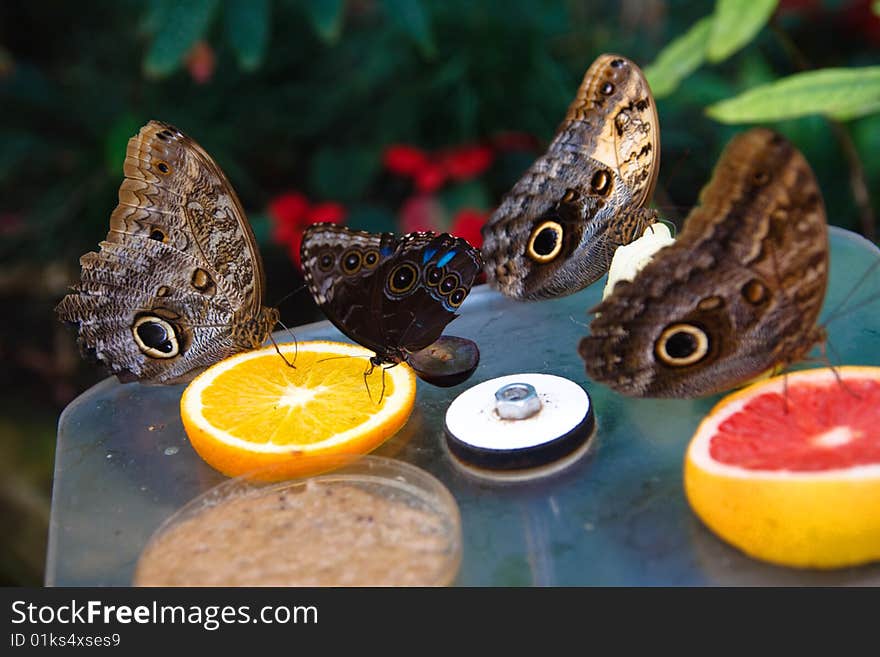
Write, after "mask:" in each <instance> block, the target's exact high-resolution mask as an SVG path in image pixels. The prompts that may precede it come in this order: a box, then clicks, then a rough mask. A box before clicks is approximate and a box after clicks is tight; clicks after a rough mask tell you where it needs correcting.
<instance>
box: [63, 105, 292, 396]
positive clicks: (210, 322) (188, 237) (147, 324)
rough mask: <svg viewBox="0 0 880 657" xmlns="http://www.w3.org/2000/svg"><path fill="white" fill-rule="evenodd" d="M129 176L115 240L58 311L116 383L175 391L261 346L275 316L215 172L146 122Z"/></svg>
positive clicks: (182, 142)
mask: <svg viewBox="0 0 880 657" xmlns="http://www.w3.org/2000/svg"><path fill="white" fill-rule="evenodd" d="M124 173H125V180H124V181H123V182H122V185H121V186H120V189H119V204H118V205H117V207H116V209H115V210H114V211H113V214H112V215H111V217H110V232H109V233H108V235H107V238H106V240H105V241H104V242H102V243H101V244H100V247H101V248H100V250H99V251H98V252H93V253H88V254H86V255H85V256H83V257H82V258H81V260H80V263H81V265H82V273H81V281H80V282H79V284H77V285H76V286H74V288H73V293H72V294H69V295H67V296H66V297H64V299H62V301H61V303H60V304H59V305H58V307H57V309H56V310H57V312H58V315H59V317H60V318H61V319H63V320H65V321H69V322H74V323H76V324H78V325H79V342H80V345H81V347H82V348H83V350H84V351H85V352H89V353H93V354H94V355H95V356H96V357H97V358H98V359H99V360H101V361H104V362H105V363H106V364H107V365H108V366H109V367H110V369H111V370H112V371H113V372H115V373H117V374H119V375H120V378H121V379H123V380H132V379H141V380H143V381H147V382H153V383H174V382H179V381H186V380H188V379H190V378H192V376H194V375H195V373H196V372H197V371H198V370H200V369H203V368H204V367H207V366H208V365H211V364H212V363H214V362H216V361H218V360H220V359H222V358H224V357H226V356H229V355H231V354H233V353H236V352H238V351H241V350H243V349H247V348H252V347H255V346H258V345H259V344H261V343H262V341H263V340H264V339H265V338H266V336H267V335H268V333H269V331H270V330H271V328H272V326H274V323H275V320H276V319H277V313H276V311H275V310H274V309H269V308H264V307H263V306H262V294H263V287H264V283H263V276H264V274H263V267H262V262H261V260H260V255H259V252H258V250H257V245H256V240H255V239H254V236H253V232H252V231H251V229H250V226H249V224H248V222H247V218H246V216H245V214H244V211H243V210H242V207H241V203H240V202H239V200H238V198H237V196H236V195H235V192H234V191H233V189H232V186H231V185H230V184H229V181H228V180H227V179H226V176H225V175H224V174H223V172H222V171H221V170H220V168H219V167H218V166H217V164H216V163H215V162H214V161H213V160H212V159H211V157H210V156H209V155H208V154H207V153H206V152H205V151H204V150H203V149H202V148H201V147H200V146H199V145H198V144H196V143H195V142H194V141H193V140H192V139H190V138H188V137H186V136H185V135H184V134H182V133H181V132H180V131H179V130H177V129H176V128H174V127H172V126H170V125H167V124H164V123H160V122H158V121H151V122H150V123H148V124H147V125H145V126H144V127H143V128H141V130H140V131H139V133H138V134H137V135H135V136H134V137H132V138H131V139H130V140H129V142H128V148H127V151H126V158H125V162H124Z"/></svg>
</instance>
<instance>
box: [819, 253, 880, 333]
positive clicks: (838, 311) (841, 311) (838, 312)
mask: <svg viewBox="0 0 880 657" xmlns="http://www.w3.org/2000/svg"><path fill="white" fill-rule="evenodd" d="M878 266H880V260H875V261H874V262H873V263H872V264H871V266H870V267H868V268H867V269H866V270H865V272H864V273H863V274H862V275H861V276H860V277H859V280H858V281H856V284H855V285H853V286H852V288H851V289H850V291H849V292H847V293H846V296H845V297H844V298H843V301H841V302H840V303H838V304H837V305H836V306H835V307H834V310H832V311H831V312H830V313H829V314H828V316H827V317H826V318H825V320H824V321H823V322H822V325H823V326H827V325H828V324H830V323H831V322H833V321H834V320H835V319H838V318H840V317H842V316H844V315H848V314H849V313H852V312H855V311H856V310H858V309H859V308H862V307H863V306H866V305H868V304H871V303H874V302H875V301H877V299H878V298H880V294H871V295H869V296H868V297H867V298H866V299H862V300H861V301H859V302H858V303H856V304H855V305H853V306H851V307H849V308H845V307H844V306H846V304H847V303H848V302H849V300H850V299H852V296H853V295H854V294H855V293H856V290H858V289H859V288H860V287H861V286H862V285H864V283H865V281H867V280H868V277H869V276H870V275H871V274H873V273H874V271H876V269H877V267H878Z"/></svg>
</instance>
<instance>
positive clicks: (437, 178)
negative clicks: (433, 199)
mask: <svg viewBox="0 0 880 657" xmlns="http://www.w3.org/2000/svg"><path fill="white" fill-rule="evenodd" d="M415 181H416V189H417V190H419V191H420V192H422V193H424V194H430V193H431V192H436V191H437V190H438V189H440V188H441V187H443V183H444V182H446V169H445V168H444V167H443V166H442V165H440V164H437V163H435V162H428V163H427V164H425V166H423V167H422V168H421V169H419V171H417V172H416V175H415Z"/></svg>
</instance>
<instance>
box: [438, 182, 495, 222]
mask: <svg viewBox="0 0 880 657" xmlns="http://www.w3.org/2000/svg"><path fill="white" fill-rule="evenodd" d="M439 196H440V201H441V202H442V203H443V206H444V207H445V208H446V210H447V211H448V212H449V214H450V215H455V214H456V213H457V212H458V211H459V210H464V209H472V210H487V209H489V208H490V207H492V201H491V199H490V198H489V192H488V190H487V189H486V187H485V186H484V185H483V184H481V183H479V182H476V181H470V182H466V183H461V184H459V185H453V186H452V187H448V188H446V189H445V190H443V191H442V192H441V193H440V195H439Z"/></svg>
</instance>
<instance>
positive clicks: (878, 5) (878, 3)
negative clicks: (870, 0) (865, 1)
mask: <svg viewBox="0 0 880 657" xmlns="http://www.w3.org/2000/svg"><path fill="white" fill-rule="evenodd" d="M871 9H872V10H873V12H874V15H875V16H880V0H874V4H873V5H871Z"/></svg>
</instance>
